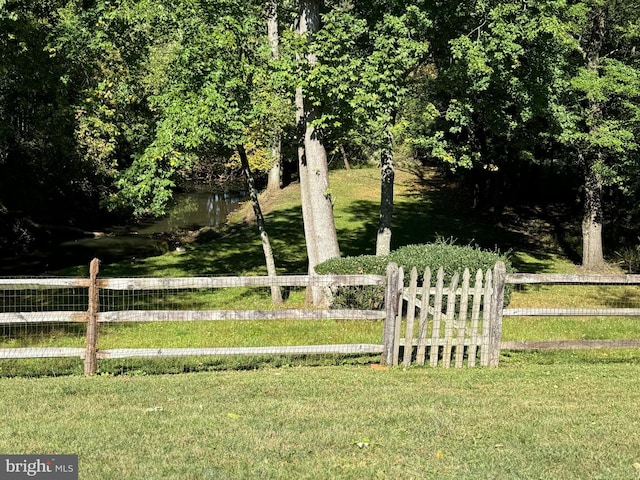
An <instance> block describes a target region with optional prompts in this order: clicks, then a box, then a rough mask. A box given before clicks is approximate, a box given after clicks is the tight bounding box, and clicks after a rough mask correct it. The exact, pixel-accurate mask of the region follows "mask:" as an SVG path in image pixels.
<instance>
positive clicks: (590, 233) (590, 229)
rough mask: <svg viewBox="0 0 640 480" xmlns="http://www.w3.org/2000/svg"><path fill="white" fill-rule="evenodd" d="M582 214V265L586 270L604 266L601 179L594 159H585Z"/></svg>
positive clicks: (598, 268) (599, 268)
mask: <svg viewBox="0 0 640 480" xmlns="http://www.w3.org/2000/svg"><path fill="white" fill-rule="evenodd" d="M584 165H585V166H584V168H585V179H584V216H583V218H582V266H583V267H584V268H586V269H588V270H601V269H602V268H603V267H604V252H603V249H602V220H603V212H602V179H601V178H600V175H599V174H598V172H597V171H596V161H594V160H591V161H585V162H584Z"/></svg>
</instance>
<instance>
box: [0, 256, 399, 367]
mask: <svg viewBox="0 0 640 480" xmlns="http://www.w3.org/2000/svg"><path fill="white" fill-rule="evenodd" d="M98 273H99V261H98V260H97V259H94V260H93V261H92V262H91V265H90V274H89V279H83V278H75V279H69V278H60V279H38V278H30V279H0V290H24V289H35V290H40V289H56V288H84V289H86V290H87V293H86V295H87V298H88V309H87V311H86V312H78V311H38V312H2V313H0V324H26V323H44V322H47V323H51V322H69V323H85V324H86V347H85V349H78V348H62V347H59V348H51V347H48V348H0V358H44V357H78V356H79V357H81V358H83V360H84V371H85V374H87V375H91V374H93V373H95V372H96V371H97V366H98V360H99V359H105V358H128V357H167V356H199V355H243V354H248V355H254V354H256V353H260V354H282V355H287V354H312V353H314V354H315V353H318V354H322V353H324V354H339V353H381V352H382V348H383V347H382V344H348V345H301V346H267V347H246V348H240V347H238V348H151V349H136V348H131V349H112V350H99V349H98V336H99V325H100V324H105V323H112V322H165V321H172V322H180V321H205V320H206V321H217V320H246V321H251V320H330V319H342V320H383V319H384V318H385V312H384V311H380V310H365V309H275V310H116V311H101V308H100V307H101V306H100V301H99V299H100V291H103V290H113V291H118V290H120V291H136V290H183V289H199V288H208V289H211V288H230V287H271V286H278V287H324V288H327V289H328V288H330V287H345V286H347V287H349V286H365V287H366V286H384V285H386V284H387V279H386V277H385V276H383V275H322V276H319V275H312V276H309V275H285V276H279V277H269V276H264V277H260V276H257V277H188V278H109V279H99V278H98Z"/></svg>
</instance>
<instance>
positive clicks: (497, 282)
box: [489, 261, 507, 367]
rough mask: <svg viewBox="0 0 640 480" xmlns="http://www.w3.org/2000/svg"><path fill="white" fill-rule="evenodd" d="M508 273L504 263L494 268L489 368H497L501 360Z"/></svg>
mask: <svg viewBox="0 0 640 480" xmlns="http://www.w3.org/2000/svg"><path fill="white" fill-rule="evenodd" d="M506 275H507V271H506V268H505V265H504V262H502V261H499V262H497V263H496V265H495V267H493V296H492V299H491V300H492V303H493V305H492V306H491V326H490V327H489V328H490V330H489V366H490V367H497V366H498V361H499V360H500V343H501V342H502V309H503V308H504V284H505V279H506Z"/></svg>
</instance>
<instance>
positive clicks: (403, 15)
mask: <svg viewBox="0 0 640 480" xmlns="http://www.w3.org/2000/svg"><path fill="white" fill-rule="evenodd" d="M374 3H375V7H374V8H372V4H371V2H356V3H353V4H352V3H346V4H344V5H342V4H341V6H339V7H336V8H334V9H333V10H332V11H331V12H329V13H327V14H326V15H325V19H326V27H325V28H324V29H323V31H322V32H320V34H319V35H318V39H317V42H318V50H319V55H320V65H319V68H317V69H316V71H315V72H312V82H313V83H314V84H315V86H316V89H317V91H316V92H315V95H316V97H317V98H318V100H319V99H321V98H324V99H325V102H326V104H327V107H326V108H324V109H323V112H322V117H321V119H320V123H321V124H322V125H323V126H324V127H325V128H326V129H327V130H328V131H329V132H331V133H332V134H333V135H334V136H335V139H334V141H336V142H342V141H345V140H347V137H351V136H353V135H360V136H362V137H363V139H364V142H363V143H366V144H368V145H369V146H370V147H371V148H372V149H373V150H375V151H377V152H379V156H380V171H381V198H380V217H379V226H378V234H377V239H376V254H378V255H384V254H387V253H389V251H390V248H391V227H392V219H393V190H394V176H395V168H394V132H395V130H396V128H397V122H398V121H399V119H402V118H403V115H402V113H403V112H402V111H403V108H404V105H405V103H406V100H407V98H406V94H407V92H408V85H409V83H410V82H411V81H412V80H411V77H412V75H413V73H414V72H415V71H416V69H418V68H419V67H420V65H421V64H422V63H423V62H424V61H425V60H426V54H427V52H428V47H429V44H428V42H427V40H426V35H425V33H426V31H427V26H428V25H429V21H428V19H427V17H426V15H425V14H424V12H422V11H421V10H420V9H419V8H418V7H417V6H416V5H411V4H409V5H407V4H406V3H403V4H401V5H396V4H395V3H391V4H388V3H385V2H380V4H378V3H377V2H374Z"/></svg>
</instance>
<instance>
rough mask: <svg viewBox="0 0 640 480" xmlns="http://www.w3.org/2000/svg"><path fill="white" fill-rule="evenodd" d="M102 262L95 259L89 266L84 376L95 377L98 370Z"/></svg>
mask: <svg viewBox="0 0 640 480" xmlns="http://www.w3.org/2000/svg"><path fill="white" fill-rule="evenodd" d="M99 271H100V260H98V259H97V258H94V259H93V260H91V263H90V264H89V308H88V310H87V345H86V351H85V354H84V374H85V375H94V374H95V373H96V371H97V370H98V355H97V352H98V310H99V308H100V305H99V295H98V272H99Z"/></svg>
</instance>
